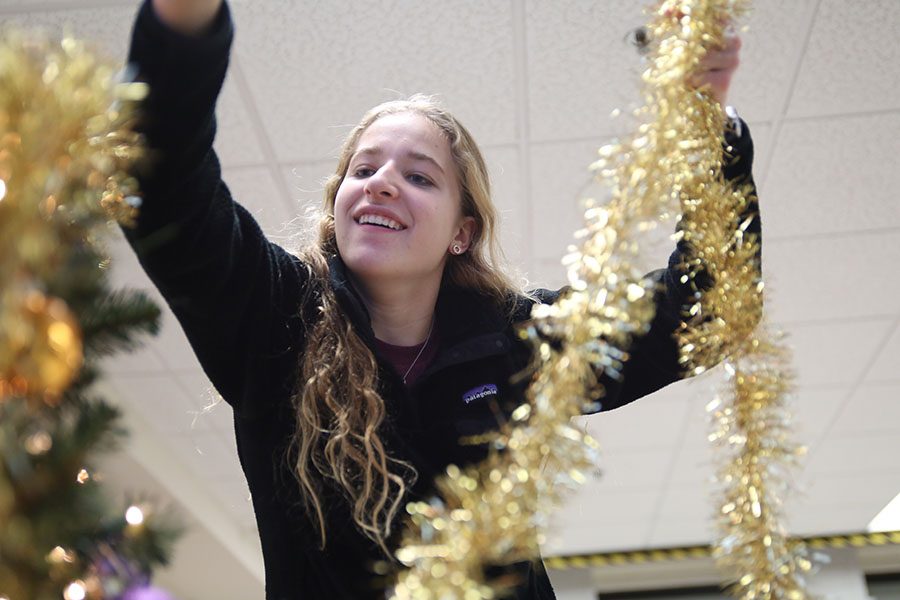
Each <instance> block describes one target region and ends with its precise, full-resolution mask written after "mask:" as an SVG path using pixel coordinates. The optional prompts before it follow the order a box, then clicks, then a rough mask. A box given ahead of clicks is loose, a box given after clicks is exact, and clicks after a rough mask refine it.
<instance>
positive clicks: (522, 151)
mask: <svg viewBox="0 0 900 600" xmlns="http://www.w3.org/2000/svg"><path fill="white" fill-rule="evenodd" d="M526 1H527V0H510V3H511V4H512V29H513V62H514V65H515V66H514V68H515V74H514V81H515V85H516V91H515V96H516V102H515V106H516V142H517V144H516V146H517V147H518V151H519V172H520V173H521V177H522V178H523V180H524V179H525V178H527V177H530V174H531V126H530V123H529V121H530V119H531V105H530V102H531V100H530V99H531V95H530V87H529V80H528V14H527V10H526V6H525V3H526ZM518 186H519V187H518V189H519V197H520V199H521V200H522V204H523V205H524V206H523V207H522V209H523V211H522V212H523V213H524V215H525V219H524V222H525V223H524V227H525V231H524V232H521V233H524V235H525V241H526V243H524V244H522V262H523V263H524V265H523V266H522V267H520V270H521V271H523V272H524V273H526V274H530V273H533V272H534V264H533V261H534V250H533V248H532V244H529V243H528V240H529V239H531V238H532V236H533V235H534V210H532V204H533V197H532V194H531V186H530V185H524V184H523V182H522V181H520V182H519V183H518Z"/></svg>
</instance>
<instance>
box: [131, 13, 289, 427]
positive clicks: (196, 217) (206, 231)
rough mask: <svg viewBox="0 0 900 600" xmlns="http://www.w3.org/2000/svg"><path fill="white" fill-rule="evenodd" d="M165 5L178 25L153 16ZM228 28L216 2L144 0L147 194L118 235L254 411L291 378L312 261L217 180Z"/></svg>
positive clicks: (231, 396)
mask: <svg viewBox="0 0 900 600" xmlns="http://www.w3.org/2000/svg"><path fill="white" fill-rule="evenodd" d="M163 6H165V7H166V8H164V9H163V10H168V11H170V12H169V13H167V15H168V17H167V18H171V19H175V22H177V23H181V25H182V27H181V30H175V29H173V28H172V27H170V26H169V25H168V24H167V23H165V22H163V20H162V16H161V15H158V14H157V13H156V10H157V8H160V7H163ZM210 14H211V15H212V16H210ZM188 23H191V24H192V26H191V27H188V25H187V24H188ZM186 28H187V29H186ZM188 29H190V30H191V31H192V33H191V34H188V33H185V31H187V30H188ZM232 37H233V28H232V23H231V18H230V13H229V10H228V6H227V4H225V3H223V2H221V0H215V1H212V0H146V1H145V3H144V5H143V6H142V7H141V9H140V12H139V14H138V17H137V20H136V22H135V27H134V33H133V37H132V42H131V49H130V52H129V62H130V63H131V65H132V68H133V69H135V70H136V77H137V78H138V79H139V80H142V81H146V82H147V83H148V84H149V86H150V93H149V96H148V98H147V100H146V102H145V103H144V105H143V107H142V117H141V130H142V132H143V133H144V135H145V137H146V139H147V146H148V149H149V156H148V160H147V161H146V164H145V165H143V166H142V167H141V168H140V169H139V170H138V173H137V176H138V178H139V180H140V183H141V190H142V193H143V195H144V201H143V204H142V206H141V211H140V215H139V217H138V220H137V227H135V228H133V229H126V230H125V235H126V237H127V238H128V241H129V242H130V243H131V245H132V247H133V248H134V250H135V252H136V253H137V255H138V258H139V259H140V261H141V264H142V266H143V267H144V269H145V271H146V272H147V274H148V275H149V276H150V278H151V279H152V280H153V283H154V284H155V285H156V286H157V288H158V289H159V290H160V292H161V293H162V295H163V297H164V298H165V299H166V302H167V303H168V304H169V306H170V307H171V308H172V311H173V312H174V313H175V316H176V317H177V318H178V320H179V322H180V323H181V325H182V327H183V328H184V331H185V333H186V334H187V337H188V340H189V341H190V342H191V346H192V347H193V349H194V352H195V353H196V355H197V357H198V358H199V360H200V363H201V365H202V366H203V368H204V370H205V371H206V373H207V375H208V376H209V377H210V379H211V380H212V382H213V384H214V385H215V386H216V389H218V391H219V392H220V393H221V394H222V396H223V397H224V398H225V399H226V400H227V401H228V402H229V403H230V404H232V405H233V406H234V407H235V408H236V409H238V410H243V411H245V412H252V411H253V410H255V409H258V408H261V407H262V406H263V405H264V404H265V401H266V400H272V399H275V398H279V397H283V395H284V394H285V393H287V392H286V391H285V389H286V388H287V387H290V385H291V384H292V382H289V381H285V380H284V379H285V374H286V373H292V372H293V371H294V369H290V368H285V367H284V365H283V364H281V362H282V361H293V360H295V355H296V350H297V346H298V344H300V343H302V327H301V324H300V322H299V317H298V314H297V313H298V303H299V301H300V299H301V297H302V291H303V288H304V287H305V284H306V281H307V269H306V268H305V267H304V265H302V264H301V263H300V262H299V261H298V260H297V259H296V258H295V257H293V256H291V255H290V254H288V253H287V252H285V251H284V250H283V249H282V248H280V247H278V246H277V245H275V244H272V243H270V242H269V241H268V240H267V239H266V238H265V236H264V235H263V232H262V230H261V229H260V227H259V225H258V224H257V223H256V221H255V220H254V219H253V217H252V216H251V215H250V214H249V213H248V212H247V210H245V209H244V208H243V207H242V206H240V205H239V204H237V203H236V202H234V201H233V200H232V198H231V194H230V192H229V190H228V188H227V186H226V185H225V184H224V183H223V181H222V179H221V172H220V166H219V161H218V158H217V157H216V154H215V152H214V151H213V149H212V144H213V139H214V137H215V129H216V120H215V105H216V100H217V98H218V96H219V92H220V90H221V88H222V84H223V81H224V79H225V73H226V70H227V67H228V57H229V52H230V48H231V42H232Z"/></svg>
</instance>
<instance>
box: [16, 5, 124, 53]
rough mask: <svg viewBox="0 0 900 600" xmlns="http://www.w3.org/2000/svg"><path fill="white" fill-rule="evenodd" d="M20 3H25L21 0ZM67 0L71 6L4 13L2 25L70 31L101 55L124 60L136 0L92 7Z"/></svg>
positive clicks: (56, 34) (58, 32) (54, 33)
mask: <svg viewBox="0 0 900 600" xmlns="http://www.w3.org/2000/svg"><path fill="white" fill-rule="evenodd" d="M14 1H17V0H14ZM19 3H21V4H22V5H23V6H24V5H25V1H24V0H21V1H20V2H19ZM68 3H69V4H71V5H72V8H71V9H69V8H67V7H65V6H62V5H60V4H59V3H56V6H55V7H45V8H44V10H43V11H40V12H22V13H18V14H15V13H14V14H9V15H4V16H3V25H4V26H12V27H22V28H27V29H40V30H42V31H45V32H47V33H48V34H49V35H51V36H54V37H59V36H61V35H63V34H64V33H70V34H71V35H72V36H73V37H75V38H78V39H84V40H88V41H89V42H90V44H91V45H92V47H94V48H96V49H97V51H98V52H99V53H100V54H101V55H102V56H105V57H107V58H108V59H109V60H111V61H113V62H114V63H115V64H122V63H124V62H125V59H126V58H127V56H128V45H129V42H130V40H131V35H130V34H131V24H132V22H133V20H134V17H135V15H136V14H137V6H138V2H137V0H134V1H133V2H130V4H131V6H127V4H129V2H119V3H118V4H119V6H105V7H100V6H93V7H91V8H80V7H78V6H77V5H78V4H83V0H81V1H77V0H69V2H68ZM27 4H28V5H30V7H31V8H32V9H34V8H35V7H34V0H27ZM123 5H126V6H123ZM0 8H4V7H0ZM47 8H57V9H59V10H47Z"/></svg>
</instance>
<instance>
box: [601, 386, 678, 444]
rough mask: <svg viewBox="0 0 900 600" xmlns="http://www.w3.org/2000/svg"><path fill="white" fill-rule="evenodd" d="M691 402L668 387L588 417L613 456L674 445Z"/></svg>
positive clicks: (602, 442)
mask: <svg viewBox="0 0 900 600" xmlns="http://www.w3.org/2000/svg"><path fill="white" fill-rule="evenodd" d="M687 409H688V404H687V402H684V401H683V400H681V399H679V398H673V397H670V396H669V395H667V394H666V393H665V390H663V391H662V392H659V393H657V394H653V395H652V396H648V397H646V398H641V399H639V400H637V401H636V402H632V403H631V404H628V405H626V406H623V407H620V408H617V409H616V410H612V411H609V412H604V413H600V414H598V415H591V416H589V417H586V418H585V422H586V423H587V425H588V431H589V432H590V433H591V435H593V436H594V437H595V438H596V439H597V441H598V442H600V446H601V448H602V449H603V451H604V453H605V454H606V456H607V459H609V460H615V458H616V456H617V455H618V454H619V453H620V452H626V451H630V450H632V449H635V448H648V447H656V448H659V447H672V446H675V445H677V443H678V442H679V441H680V440H681V436H682V435H683V433H684V432H683V429H682V423H684V420H685V413H686V412H687Z"/></svg>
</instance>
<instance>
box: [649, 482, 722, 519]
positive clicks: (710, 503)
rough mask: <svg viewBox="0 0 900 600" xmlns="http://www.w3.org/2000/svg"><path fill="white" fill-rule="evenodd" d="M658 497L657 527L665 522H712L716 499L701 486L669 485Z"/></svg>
mask: <svg viewBox="0 0 900 600" xmlns="http://www.w3.org/2000/svg"><path fill="white" fill-rule="evenodd" d="M659 497H660V503H659V506H658V508H657V515H656V520H657V526H658V525H659V523H661V522H667V521H680V520H685V521H689V522H691V521H692V522H697V521H702V520H703V519H706V520H708V521H712V519H713V516H714V514H715V512H716V505H715V502H716V500H717V499H718V498H717V497H715V496H711V495H710V494H709V490H707V489H706V487H705V486H702V485H670V486H669V487H668V489H665V490H664V491H663V492H662V493H661V494H660V496H659Z"/></svg>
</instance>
